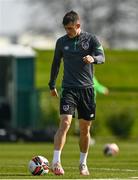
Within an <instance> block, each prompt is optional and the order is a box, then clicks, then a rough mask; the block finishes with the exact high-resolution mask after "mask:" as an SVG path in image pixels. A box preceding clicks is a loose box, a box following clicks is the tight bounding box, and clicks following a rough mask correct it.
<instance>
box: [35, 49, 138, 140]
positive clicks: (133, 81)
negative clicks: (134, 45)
mask: <svg viewBox="0 0 138 180" xmlns="http://www.w3.org/2000/svg"><path fill="white" fill-rule="evenodd" d="M36 52H37V60H36V86H37V88H46V89H47V92H46V93H45V98H44V97H42V98H41V99H40V101H41V102H40V104H41V108H42V109H43V114H44V116H43V120H44V121H49V119H53V121H55V118H56V117H57V118H56V119H58V120H59V115H58V113H56V111H57V112H58V108H59V107H58V100H57V99H54V100H53V99H52V98H51V97H50V94H49V90H48V81H49V76H50V68H51V63H52V58H53V51H52V50H51V51H36ZM105 55H106V62H105V64H103V65H95V69H96V70H95V74H96V77H97V78H98V80H99V81H100V82H101V83H103V84H104V85H106V86H107V87H108V88H109V90H110V94H109V96H104V95H101V94H97V112H96V121H95V122H94V128H93V133H94V134H95V135H100V136H105V135H110V134H111V133H110V131H109V129H108V128H107V126H106V120H107V118H109V116H110V115H111V114H114V113H118V112H120V111H123V109H125V108H128V109H133V110H132V113H134V120H135V121H134V125H133V127H132V129H133V131H132V136H137V135H138V122H137V119H138V113H137V109H138V78H137V76H138V71H137V67H138V51H111V50H106V51H105ZM62 73H63V66H62V65H61V70H60V73H59V76H58V79H57V87H58V89H60V84H61V81H62ZM51 115H53V116H51ZM58 120H57V121H58ZM57 121H56V122H54V123H56V124H57V123H58V122H57ZM47 123H48V122H47ZM47 123H46V124H47ZM44 124H45V123H44Z"/></svg>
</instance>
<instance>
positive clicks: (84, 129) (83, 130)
mask: <svg viewBox="0 0 138 180" xmlns="http://www.w3.org/2000/svg"><path fill="white" fill-rule="evenodd" d="M89 133H90V128H89V127H87V126H85V127H81V128H80V135H83V136H88V135H89Z"/></svg>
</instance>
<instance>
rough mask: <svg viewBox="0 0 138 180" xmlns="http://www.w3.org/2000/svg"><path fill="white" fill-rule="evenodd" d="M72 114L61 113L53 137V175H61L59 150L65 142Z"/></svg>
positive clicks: (62, 171)
mask: <svg viewBox="0 0 138 180" xmlns="http://www.w3.org/2000/svg"><path fill="white" fill-rule="evenodd" d="M71 120H72V115H66V114H65V115H61V116H60V125H59V128H58V130H57V132H56V134H55V137H54V155H53V161H52V171H53V173H54V174H55V175H63V174H64V169H63V168H62V166H61V151H62V149H63V147H64V144H65V142H66V135H67V132H68V130H69V128H70V125H71Z"/></svg>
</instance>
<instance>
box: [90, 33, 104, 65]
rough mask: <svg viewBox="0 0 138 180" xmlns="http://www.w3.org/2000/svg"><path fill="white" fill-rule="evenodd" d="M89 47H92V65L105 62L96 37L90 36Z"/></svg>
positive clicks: (101, 48)
mask: <svg viewBox="0 0 138 180" xmlns="http://www.w3.org/2000/svg"><path fill="white" fill-rule="evenodd" d="M91 46H92V57H93V59H94V62H93V63H94V64H102V63H104V62H105V55H104V50H103V47H102V45H101V43H100V42H99V40H98V39H97V37H96V36H92V38H91Z"/></svg>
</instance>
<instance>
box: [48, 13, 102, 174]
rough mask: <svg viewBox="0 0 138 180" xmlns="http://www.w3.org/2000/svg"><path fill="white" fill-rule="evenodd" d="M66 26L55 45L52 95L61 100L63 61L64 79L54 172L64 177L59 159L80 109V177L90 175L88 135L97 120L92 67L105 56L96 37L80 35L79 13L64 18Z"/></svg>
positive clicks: (51, 85) (84, 33)
mask: <svg viewBox="0 0 138 180" xmlns="http://www.w3.org/2000/svg"><path fill="white" fill-rule="evenodd" d="M63 26H64V28H65V31H66V35H64V36H63V37H61V38H59V39H58V40H57V42H56V48H55V53H54V58H53V63H52V68H51V76H50V81H49V87H50V90H51V95H52V96H57V97H58V93H57V90H56V87H55V83H56V78H57V75H58V72H59V67H60V62H61V59H62V58H63V63H64V75H63V81H62V93H61V97H60V125H59V128H58V130H57V133H56V135H55V137H54V155H53V161H52V167H51V168H52V171H53V173H54V174H55V175H63V174H64V170H63V168H62V166H61V158H60V156H61V151H62V149H63V147H64V144H65V142H66V134H67V132H68V130H69V128H70V124H71V121H72V116H73V114H74V111H75V109H77V111H78V119H79V126H80V142H79V145H80V164H79V170H80V174H81V175H89V170H88V167H87V155H88V150H89V141H90V132H89V131H90V126H91V124H92V121H91V120H92V119H94V118H95V101H94V89H93V64H102V63H104V61H105V58H104V52H103V48H102V46H101V44H100V42H99V41H98V39H97V38H96V37H95V36H94V35H91V34H89V33H87V32H83V31H81V26H80V18H79V16H78V14H77V13H76V12H74V11H70V12H68V13H67V14H65V16H64V17H63Z"/></svg>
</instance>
